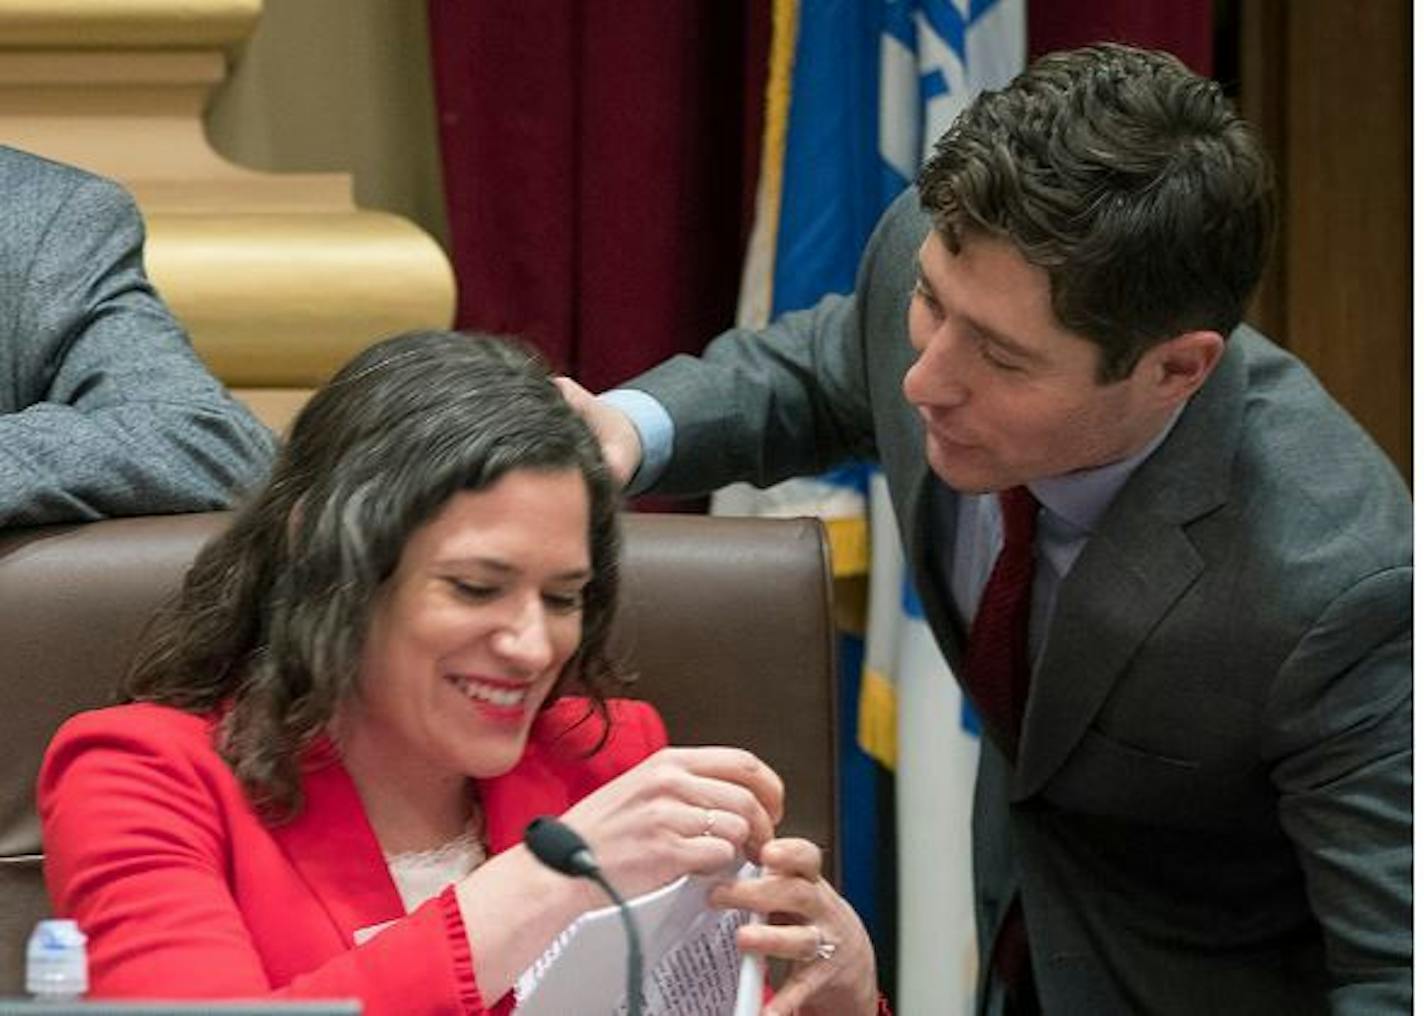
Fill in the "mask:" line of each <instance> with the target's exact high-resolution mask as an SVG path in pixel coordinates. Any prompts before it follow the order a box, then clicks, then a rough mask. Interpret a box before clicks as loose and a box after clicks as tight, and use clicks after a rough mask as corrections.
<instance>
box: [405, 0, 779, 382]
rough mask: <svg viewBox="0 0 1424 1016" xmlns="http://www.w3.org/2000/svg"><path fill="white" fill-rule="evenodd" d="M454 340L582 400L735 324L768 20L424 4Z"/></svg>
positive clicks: (633, 1) (602, 3) (638, 0)
mask: <svg viewBox="0 0 1424 1016" xmlns="http://www.w3.org/2000/svg"><path fill="white" fill-rule="evenodd" d="M429 20H430V34H431V45H432V62H433V66H434V75H435V92H436V102H437V105H438V108H439V123H440V140H441V147H442V156H443V164H444V171H445V192H446V200H447V206H448V211H449V217H450V234H451V243H452V251H451V254H452V260H453V262H454V265H455V270H456V275H457V277H458V280H459V309H458V311H457V320H458V324H459V326H460V327H462V328H478V329H485V330H492V331H499V332H505V333H511V334H517V335H521V336H523V337H525V338H527V339H529V340H531V341H532V342H534V343H535V344H536V345H537V346H539V347H540V348H541V349H543V350H544V351H545V353H546V354H547V355H548V356H549V357H550V359H551V360H552V361H553V362H554V363H555V365H556V366H557V367H558V368H560V369H562V370H567V371H569V372H571V373H572V374H574V376H576V377H577V378H578V379H579V380H580V381H582V382H583V383H584V384H585V385H587V386H588V387H590V388H592V389H594V390H599V389H602V388H606V387H609V386H612V385H613V384H616V383H617V382H619V381H622V380H625V379H626V378H628V377H629V376H631V375H632V374H635V373H637V372H638V371H640V370H643V369H645V368H647V367H649V366H651V365H653V364H654V363H657V362H659V361H661V360H663V359H665V358H667V357H668V356H671V355H673V354H674V353H678V352H696V351H698V350H700V349H701V348H702V346H703V345H704V344H705V343H706V341H707V340H708V339H710V338H711V337H712V336H713V335H715V334H716V333H717V332H719V331H721V330H722V329H723V328H725V327H727V326H728V325H729V324H730V323H731V321H732V319H733V316H734V314H735V309H736V294H737V284H738V278H739V273H740V265H741V260H742V250H743V246H744V235H745V229H746V225H745V220H746V218H747V214H748V211H749V209H750V207H751V204H750V200H749V198H748V196H747V195H748V179H747V178H748V177H751V179H752V180H754V170H755V153H754V149H755V142H756V139H757V137H758V135H759V133H760V128H759V124H760V109H761V89H762V86H761V81H762V75H763V73H764V71H763V68H764V66H765V62H766V46H767V39H768V37H769V15H768V0H738V2H724V0H718V2H716V3H706V2H703V0H618V2H616V3H615V2H611V0H520V2H519V3H508V2H506V0H429Z"/></svg>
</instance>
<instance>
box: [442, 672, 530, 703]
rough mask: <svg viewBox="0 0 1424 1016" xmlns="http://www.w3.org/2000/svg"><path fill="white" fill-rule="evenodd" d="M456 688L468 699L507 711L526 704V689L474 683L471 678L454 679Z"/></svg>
mask: <svg viewBox="0 0 1424 1016" xmlns="http://www.w3.org/2000/svg"><path fill="white" fill-rule="evenodd" d="M453 680H454V682H455V686H456V687H457V688H459V689H460V691H462V692H464V693H465V697H466V698H472V699H475V700H477V701H480V702H488V703H489V704H490V705H494V706H500V707H501V708H505V709H512V708H514V707H515V706H518V705H522V704H523V703H524V696H525V689H523V688H506V687H503V686H497V685H492V684H484V683H482V682H480V681H472V680H470V679H469V678H464V677H456V678H453Z"/></svg>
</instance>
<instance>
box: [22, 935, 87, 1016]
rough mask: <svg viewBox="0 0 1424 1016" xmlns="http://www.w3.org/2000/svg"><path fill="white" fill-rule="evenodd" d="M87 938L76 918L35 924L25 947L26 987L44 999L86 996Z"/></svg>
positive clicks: (59, 1000)
mask: <svg viewBox="0 0 1424 1016" xmlns="http://www.w3.org/2000/svg"><path fill="white" fill-rule="evenodd" d="M87 941H89V940H88V939H87V938H85V937H84V933H83V932H82V931H80V930H79V925H78V924H76V923H75V922H74V921H61V920H47V921H41V922H40V923H39V924H37V925H35V930H34V931H33V932H31V933H30V942H29V946H28V948H27V949H26V950H25V990H26V991H28V992H29V993H30V995H31V996H33V997H34V998H36V999H38V1000H39V1001H42V1002H66V1001H70V1000H73V999H76V998H83V997H84V993H85V992H87V991H88V990H89V955H88V953H87V952H86V950H85V948H84V943H86V942H87Z"/></svg>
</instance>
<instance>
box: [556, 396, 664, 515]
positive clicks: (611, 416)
mask: <svg viewBox="0 0 1424 1016" xmlns="http://www.w3.org/2000/svg"><path fill="white" fill-rule="evenodd" d="M554 384H556V385H558V386H559V391H560V392H562V393H563V396H564V398H565V399H566V400H567V401H568V403H569V405H571V406H573V407H574V409H575V410H577V411H578V414H579V415H580V416H582V417H583V418H584V422H586V423H587V424H588V425H589V427H590V429H592V430H593V433H594V436H595V437H597V438H598V444H599V447H601V448H602V449H603V458H604V460H605V461H606V462H607V463H608V468H609V470H610V471H611V472H612V473H613V479H614V481H615V482H616V483H617V484H618V486H619V487H620V488H622V487H627V486H628V481H629V480H631V479H632V478H633V474H634V473H636V472H637V471H638V466H639V465H641V464H642V461H643V442H642V439H641V438H639V437H638V430H637V428H636V427H634V426H633V424H632V421H630V420H629V419H628V416H627V414H625V413H624V412H623V411H622V410H621V409H618V408H616V407H614V406H610V405H608V404H607V403H605V402H601V401H600V400H599V399H598V398H597V397H596V396H594V394H593V393H592V392H590V391H589V390H588V389H587V388H585V387H583V385H581V384H579V383H578V382H577V381H575V380H573V379H572V378H568V377H556V378H554Z"/></svg>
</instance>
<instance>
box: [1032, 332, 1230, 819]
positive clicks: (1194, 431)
mask: <svg viewBox="0 0 1424 1016" xmlns="http://www.w3.org/2000/svg"><path fill="white" fill-rule="evenodd" d="M1241 338H1242V337H1241V336H1239V335H1238V336H1234V337H1233V339H1232V341H1231V342H1229V343H1228V344H1227V353H1226V355H1225V356H1223V358H1222V362H1221V363H1220V364H1219V365H1218V367H1217V369H1216V371H1215V373H1214V374H1213V375H1212V377H1211V379H1210V380H1209V382H1208V383H1207V384H1206V385H1205V386H1204V387H1203V388H1202V390H1201V391H1200V392H1198V393H1197V395H1196V396H1195V397H1194V398H1193V399H1192V402H1191V404H1189V405H1188V406H1187V408H1186V410H1185V411H1184V412H1183V413H1182V416H1181V418H1180V419H1179V420H1178V421H1177V425H1176V427H1175V428H1174V429H1173V431H1172V433H1171V434H1170V435H1169V436H1168V438H1167V440H1166V441H1165V442H1163V444H1162V447H1161V448H1159V449H1158V450H1157V451H1156V452H1155V453H1154V454H1153V455H1152V457H1151V458H1149V459H1148V460H1147V461H1146V462H1144V463H1143V464H1142V465H1141V466H1140V467H1139V468H1138V470H1137V471H1136V473H1134V474H1133V476H1132V478H1131V479H1130V480H1129V481H1128V483H1127V485H1126V486H1125V487H1124V488H1123V490H1122V492H1121V493H1120V494H1119V495H1118V497H1117V499H1116V500H1115V501H1114V502H1113V504H1112V505H1111V506H1110V507H1109V508H1108V511H1107V513H1106V514H1105V515H1104V517H1103V520H1102V522H1101V523H1100V525H1099V528H1098V531H1097V533H1096V534H1095V535H1094V536H1093V537H1092V538H1091V539H1090V540H1089V541H1088V544H1087V546H1085V547H1084V548H1083V552H1082V554H1081V555H1080V556H1079V558H1078V561H1077V563H1076V564H1075V565H1074V566H1073V570H1072V571H1071V572H1070V573H1069V574H1068V576H1067V578H1065V579H1064V581H1063V584H1062V585H1061V586H1060V587H1059V590H1058V603H1057V606H1056V608H1055V611H1054V616H1053V619H1052V621H1051V622H1050V624H1049V629H1048V636H1047V640H1046V642H1045V644H1044V650H1043V655H1042V658H1041V659H1040V661H1039V665H1038V668H1037V670H1036V671H1035V672H1034V676H1033V681H1032V683H1031V685H1030V689H1029V698H1028V706H1027V709H1026V711H1025V714H1024V730H1023V738H1022V742H1021V745H1020V749H1019V760H1018V766H1017V769H1016V771H1015V773H1014V778H1013V784H1012V796H1013V798H1014V799H1015V800H1021V799H1023V798H1025V797H1029V796H1031V795H1032V794H1034V793H1037V792H1038V791H1039V790H1040V789H1041V788H1042V787H1043V785H1044V784H1045V783H1046V782H1047V781H1048V780H1049V778H1050V777H1052V775H1053V774H1054V773H1055V772H1056V771H1057V770H1058V768H1059V766H1061V765H1062V764H1063V762H1064V760H1065V759H1067V757H1068V755H1069V753H1070V752H1071V751H1072V750H1073V747H1074V746H1075V745H1076V744H1077V743H1078V741H1079V740H1080V739H1081V738H1082V736H1083V734H1084V732H1085V731H1086V730H1087V729H1088V726H1089V724H1091V722H1092V720H1093V717H1094V716H1095V715H1096V714H1097V712H1098V710H1099V708H1100V707H1101V706H1102V704H1103V702H1104V700H1105V699H1106V698H1107V696H1108V694H1109V693H1110V692H1111V690H1112V687H1113V685H1114V684H1115V683H1116V682H1117V680H1118V678H1119V677H1121V675H1122V673H1123V671H1124V669H1125V668H1126V667H1127V665H1128V662H1129V661H1130V660H1131V659H1132V657H1133V655H1134V654H1135V653H1136V652H1137V650H1138V648H1139V647H1140V646H1141V644H1142V642H1143V641H1144V640H1145V639H1146V638H1147V637H1148V636H1149V634H1150V633H1151V632H1152V630H1153V629H1154V628H1155V627H1156V626H1157V624H1158V622H1160V621H1161V619H1162V617H1163V616H1164V615H1165V614H1166V613H1167V612H1168V611H1169V610H1170V609H1171V608H1172V605H1173V604H1174V603H1176V602H1177V600H1178V599H1179V598H1180V597H1181V596H1182V594H1183V593H1184V592H1186V590H1187V589H1188V588H1189V587H1190V586H1191V584H1192V583H1193V582H1194V581H1195V580H1196V578H1197V576H1198V575H1199V574H1200V573H1201V569H1202V562H1201V559H1200V557H1199V556H1198V554H1197V552H1196V550H1195V549H1194V548H1193V546H1192V544H1191V541H1190V540H1189V539H1188V537H1187V534H1186V531H1185V526H1186V525H1187V523H1189V522H1191V521H1192V520H1194V519H1197V518H1200V517H1201V516H1202V515H1204V514H1206V513H1208V512H1210V511H1212V510H1214V509H1215V508H1217V507H1219V506H1220V505H1221V504H1222V503H1223V502H1224V501H1225V500H1226V498H1227V493H1228V489H1229V484H1230V469H1231V460H1232V457H1233V454H1234V451H1235V449H1236V447H1237V445H1238V442H1239V440H1240V428H1241V413H1242V408H1243V404H1244V393H1245V385H1246V376H1245V374H1246V372H1245V366H1244V364H1243V362H1242V361H1243V357H1242V355H1241V350H1240V348H1239V346H1240V341H1241Z"/></svg>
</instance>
